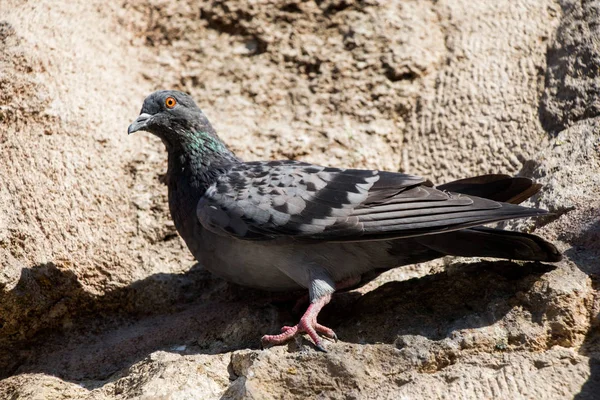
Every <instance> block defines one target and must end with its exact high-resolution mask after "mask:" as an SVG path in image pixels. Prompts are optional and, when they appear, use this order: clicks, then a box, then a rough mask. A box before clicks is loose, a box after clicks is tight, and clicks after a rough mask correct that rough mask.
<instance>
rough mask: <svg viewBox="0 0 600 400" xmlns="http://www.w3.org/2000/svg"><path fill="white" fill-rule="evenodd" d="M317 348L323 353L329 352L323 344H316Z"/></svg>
mask: <svg viewBox="0 0 600 400" xmlns="http://www.w3.org/2000/svg"><path fill="white" fill-rule="evenodd" d="M315 348H316V349H317V350H319V351H321V352H323V353H327V349H325V347H323V345H322V344H320V343H319V344H315Z"/></svg>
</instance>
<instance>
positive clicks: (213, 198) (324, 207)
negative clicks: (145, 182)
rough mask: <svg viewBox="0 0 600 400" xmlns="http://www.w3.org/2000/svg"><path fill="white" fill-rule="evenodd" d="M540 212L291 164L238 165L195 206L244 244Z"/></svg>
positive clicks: (350, 237) (375, 175)
mask: <svg viewBox="0 0 600 400" xmlns="http://www.w3.org/2000/svg"><path fill="white" fill-rule="evenodd" d="M544 213H546V212H545V211H544V210H539V209H532V208H525V207H521V206H517V205H512V204H506V203H500V202H496V201H493V200H487V199H483V198H479V197H474V196H468V195H463V194H455V193H450V192H446V191H442V190H438V189H436V188H434V187H433V185H432V184H431V182H429V181H426V180H425V179H423V178H421V177H418V176H413V175H406V174H400V173H392V172H383V171H369V170H358V169H338V168H328V167H321V166H316V165H311V164H306V163H301V162H295V161H272V162H254V163H243V164H239V165H237V166H235V167H233V168H232V169H231V170H230V171H229V172H228V173H227V174H225V175H223V176H221V177H220V178H219V180H218V181H217V182H216V183H215V184H213V185H212V186H211V187H210V188H209V189H208V190H207V191H206V193H205V195H204V196H203V197H202V198H201V199H200V201H199V203H198V206H197V217H198V219H199V221H200V222H201V224H202V225H203V226H204V227H205V228H206V229H209V230H211V231H213V232H215V233H218V234H220V235H227V236H234V237H237V238H240V239H245V240H268V239H276V238H281V237H288V238H293V239H295V240H322V241H360V240H382V239H389V238H401V237H409V236H418V235H425V234H432V233H439V232H446V231H451V230H458V229H463V228H467V227H472V226H478V225H482V224H485V223H489V222H495V221H500V220H504V219H510V218H519V217H527V216H534V215H541V214H544Z"/></svg>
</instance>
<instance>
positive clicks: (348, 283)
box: [292, 276, 361, 336]
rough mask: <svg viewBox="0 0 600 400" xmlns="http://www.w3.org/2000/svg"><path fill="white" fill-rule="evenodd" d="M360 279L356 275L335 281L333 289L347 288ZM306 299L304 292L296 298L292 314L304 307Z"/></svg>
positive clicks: (354, 284)
mask: <svg viewBox="0 0 600 400" xmlns="http://www.w3.org/2000/svg"><path fill="white" fill-rule="evenodd" d="M360 279H361V277H360V276H357V277H353V278H346V279H344V280H342V281H339V282H336V284H335V290H336V291H337V290H342V289H347V288H350V287H353V286H356V285H357V284H358V283H359V282H360ZM308 300H309V297H308V293H306V294H305V295H304V296H302V297H300V298H299V299H298V300H296V303H295V304H294V308H292V312H293V313H294V314H298V313H299V312H300V309H301V308H303V307H305V306H306V304H308ZM326 336H327V335H326Z"/></svg>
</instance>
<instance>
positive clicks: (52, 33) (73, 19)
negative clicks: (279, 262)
mask: <svg viewBox="0 0 600 400" xmlns="http://www.w3.org/2000/svg"><path fill="white" fill-rule="evenodd" d="M0 10H2V12H1V13H0V159H1V160H2V162H0V377H2V378H4V379H3V380H2V381H0V398H17V399H21V398H23V399H53V398H59V399H68V398H73V399H83V398H90V399H133V398H143V399H159V398H160V399H178V398H207V399H209V398H215V399H216V398H224V399H241V398H257V399H269V398H298V399H305V398H335V399H338V398H339V399H363V398H365V399H369V398H383V399H386V398H389V399H397V398H403V397H406V398H414V399H420V398H422V399H432V398H465V399H479V398H506V399H515V398H556V399H563V398H573V397H576V398H578V399H593V398H595V397H594V396H597V394H598V393H600V334H599V332H600V321H599V316H600V296H599V295H598V290H599V289H600V283H599V282H600V280H599V279H600V278H599V277H600V264H599V262H598V259H600V258H599V257H600V222H599V217H600V200H598V199H599V198H600V189H599V188H600V116H599V109H600V103H599V102H600V100H599V99H600V97H599V95H600V93H599V92H600V89H599V88H600V73H599V68H600V28H599V24H598V15H599V14H600V2H598V1H566V0H565V1H560V2H552V1H534V0H530V1H527V0H518V1H499V2H488V1H462V0H440V1H416V0H415V1H411V0H405V1H376V0H366V1H358V0H356V1H355V0H330V1H327V0H320V1H319V0H307V1H299V0H288V1H275V0H261V1H247V2H238V1H232V0H212V1H208V0H205V1H192V0H184V1H165V0H126V1H123V2H121V3H114V2H107V1H101V0H92V1H87V0H86V1H84V0H76V1H64V0H52V1H51V0H36V1H33V0H31V1H25V2H23V1H15V0H0ZM158 88H177V89H180V90H185V91H188V92H190V93H191V94H192V95H193V96H194V98H195V99H196V100H197V102H198V104H199V105H200V106H201V107H202V108H203V109H204V110H205V112H206V114H207V115H208V117H209V119H211V121H212V122H213V124H214V125H215V126H216V128H217V130H218V131H219V133H220V135H221V136H222V137H223V138H224V139H225V140H226V141H227V142H228V143H229V144H230V145H231V147H232V148H233V149H234V150H235V151H236V152H238V153H239V154H240V155H241V156H242V157H243V158H245V159H270V158H294V159H302V160H307V161H311V162H316V163H321V164H330V165H338V166H353V167H368V168H382V169H389V170H396V171H397V170H400V171H406V172H411V173H417V174H423V175H426V176H428V177H430V178H432V179H434V180H435V181H438V182H441V181H445V180H449V179H453V178H459V177H464V176H468V175H472V174H478V173H487V172H502V173H517V172H518V173H520V174H522V175H527V176H532V177H534V178H536V179H537V180H539V181H540V182H541V183H543V184H544V185H545V187H544V189H543V191H542V192H541V193H540V194H539V195H537V196H536V197H535V198H534V199H532V200H531V201H532V204H536V205H539V206H542V207H546V208H548V209H549V210H551V211H553V212H554V213H555V215H554V216H553V217H551V218H548V219H546V220H538V221H524V222H519V223H513V224H509V225H508V226H510V227H511V228H513V229H526V230H535V231H536V233H538V234H540V235H542V236H544V237H546V238H547V239H549V240H552V241H554V242H556V243H557V245H558V246H559V248H560V249H561V250H562V251H563V252H564V254H565V260H564V261H563V262H561V263H559V264H557V265H556V266H555V267H552V266H549V265H535V264H517V263H512V262H506V261H480V260H466V259H454V260H442V261H441V262H435V263H430V264H422V265H418V266H414V267H406V268H402V269H400V270H394V271H390V272H388V273H386V274H384V275H382V276H381V277H380V278H378V279H377V280H376V281H374V282H371V283H370V284H368V285H367V286H365V287H364V288H361V289H360V290H355V291H351V292H348V293H344V294H340V295H338V296H337V297H336V298H334V301H333V302H332V303H331V304H330V305H329V306H328V307H327V308H326V309H325V310H324V312H323V321H324V322H325V323H327V324H329V325H330V326H332V327H333V328H334V329H335V330H336V332H337V333H338V335H339V336H340V338H341V341H340V342H338V343H331V344H329V346H328V349H329V352H328V353H327V354H322V353H317V352H314V351H313V350H312V349H311V347H310V346H309V345H308V344H307V342H306V341H299V342H294V343H291V344H290V345H289V346H284V347H278V348H272V349H268V350H265V351H261V350H258V349H257V346H258V344H259V343H258V340H259V338H260V336H261V335H262V334H263V333H267V332H269V333H274V332H276V331H277V329H278V328H279V327H280V326H281V324H282V323H284V322H285V323H291V322H294V321H295V319H296V318H297V316H294V315H292V314H291V313H290V310H291V308H292V307H291V306H292V305H293V300H292V301H291V302H290V301H285V300H281V299H279V300H278V301H273V299H272V298H271V296H270V295H268V294H265V293H261V292H256V291H252V290H248V289H243V288H238V287H234V286H233V285H229V284H227V283H225V282H223V281H221V280H218V279H216V278H213V277H211V276H210V275H209V274H208V273H206V272H205V271H203V270H202V268H201V267H199V266H197V265H194V262H193V259H192V258H191V257H190V256H189V255H188V254H187V250H186V249H185V248H184V246H183V245H182V241H181V240H180V239H179V238H178V237H177V235H176V232H175V230H174V227H173V224H172V223H171V222H170V218H169V215H168V211H167V207H166V188H165V186H164V184H163V179H162V177H163V174H164V171H165V168H166V165H165V159H166V155H165V152H164V150H163V148H162V144H161V143H160V142H159V141H158V140H156V139H155V138H152V137H150V135H144V134H136V135H133V136H131V137H127V135H126V128H127V125H128V124H129V123H130V122H131V121H132V120H133V119H134V118H135V117H136V115H137V114H138V112H139V108H140V106H141V103H142V100H143V98H144V97H145V96H146V95H147V94H148V93H149V92H151V91H153V90H155V89H158Z"/></svg>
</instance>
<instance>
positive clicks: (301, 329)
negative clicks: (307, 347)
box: [261, 294, 337, 351]
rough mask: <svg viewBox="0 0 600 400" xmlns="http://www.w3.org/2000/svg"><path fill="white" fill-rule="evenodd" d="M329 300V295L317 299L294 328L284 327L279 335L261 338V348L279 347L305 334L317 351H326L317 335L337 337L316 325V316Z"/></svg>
mask: <svg viewBox="0 0 600 400" xmlns="http://www.w3.org/2000/svg"><path fill="white" fill-rule="evenodd" d="M330 300H331V295H330V294H329V295H327V296H323V297H321V298H320V299H317V300H316V301H314V302H313V303H311V304H310V305H309V306H308V308H307V309H306V312H305V313H304V315H303V316H302V318H300V322H298V325H295V326H284V327H283V328H281V333H280V334H279V335H265V336H263V337H262V339H261V342H262V344H263V346H265V345H279V344H283V343H285V342H287V341H288V340H290V339H291V338H293V337H294V336H296V335H297V334H299V333H306V334H308V336H310V338H311V339H312V340H313V342H314V343H315V346H316V347H317V349H319V350H321V351H326V350H325V348H324V347H323V341H322V340H321V338H320V337H319V335H318V333H320V334H322V335H324V336H326V337H329V338H331V339H334V340H337V336H336V335H335V332H333V330H331V329H329V328H327V327H326V326H323V325H321V324H318V323H317V316H318V315H319V312H320V311H321V309H322V308H323V307H324V306H325V305H326V304H327V303H329V301H330Z"/></svg>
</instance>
